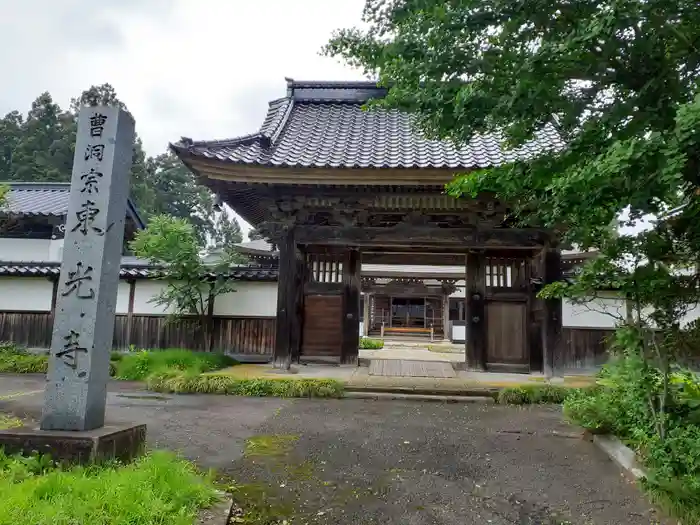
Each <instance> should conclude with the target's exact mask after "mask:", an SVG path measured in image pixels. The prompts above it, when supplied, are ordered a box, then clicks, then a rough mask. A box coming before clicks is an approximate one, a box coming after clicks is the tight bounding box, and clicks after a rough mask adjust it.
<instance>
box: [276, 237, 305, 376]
mask: <svg viewBox="0 0 700 525" xmlns="http://www.w3.org/2000/svg"><path fill="white" fill-rule="evenodd" d="M278 248H279V277H278V280H277V327H276V333H275V352H274V354H273V361H272V364H273V366H274V367H275V368H281V369H284V370H289V368H290V366H291V364H292V355H293V354H294V352H295V348H294V346H295V344H298V341H299V340H300V338H297V337H295V335H294V333H295V327H294V324H295V322H296V321H297V311H298V304H297V301H298V297H299V294H298V293H297V286H298V282H299V276H298V273H299V265H298V264H297V257H296V242H295V240H294V229H293V228H291V229H289V230H288V231H287V232H285V234H284V236H283V238H282V239H281V241H280V243H279V246H278Z"/></svg>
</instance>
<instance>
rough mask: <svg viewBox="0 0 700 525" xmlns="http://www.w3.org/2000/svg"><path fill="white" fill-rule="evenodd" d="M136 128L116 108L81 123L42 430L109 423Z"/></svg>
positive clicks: (92, 110) (84, 115)
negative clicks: (107, 413) (109, 384)
mask: <svg viewBox="0 0 700 525" xmlns="http://www.w3.org/2000/svg"><path fill="white" fill-rule="evenodd" d="M133 147H134V120H133V118H132V117H131V115H129V114H128V113H126V112H125V111H122V110H120V109H119V108H116V107H102V106H100V107H85V108H83V109H81V111H80V114H79V116H78V134H77V139H76V144H75V158H74V161H73V176H72V179H71V189H70V200H69V204H68V214H67V216H66V224H65V240H64V247H63V261H62V263H61V275H60V279H59V282H58V293H57V296H56V313H55V316H54V321H53V335H52V339H51V354H50V357H49V372H48V378H47V381H48V383H47V386H46V391H45V400H44V410H43V415H42V419H41V429H42V430H92V429H96V428H100V427H102V426H103V425H104V422H105V405H106V401H107V382H108V381H109V357H110V352H111V350H112V338H113V335H114V316H115V310H116V303H117V287H118V284H119V268H120V265H121V256H122V246H123V240H124V221H125V218H126V209H127V199H128V196H129V171H130V169H131V162H132V155H133Z"/></svg>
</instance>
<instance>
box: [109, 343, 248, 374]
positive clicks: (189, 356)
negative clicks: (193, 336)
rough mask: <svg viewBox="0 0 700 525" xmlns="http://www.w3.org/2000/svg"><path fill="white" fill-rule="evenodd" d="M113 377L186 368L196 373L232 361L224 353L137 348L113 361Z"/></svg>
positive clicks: (185, 369) (233, 361) (228, 364)
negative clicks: (114, 372)
mask: <svg viewBox="0 0 700 525" xmlns="http://www.w3.org/2000/svg"><path fill="white" fill-rule="evenodd" d="M113 362H114V365H115V368H116V374H115V375H116V378H117V379H127V380H131V381H141V380H144V379H146V378H148V377H149V376H150V375H152V374H154V373H160V372H163V371H187V372H194V373H197V374H200V373H202V372H210V371H212V370H219V369H221V368H226V367H229V366H233V365H235V364H236V360H235V359H233V358H231V357H228V356H226V355H224V354H215V353H204V352H192V351H190V350H181V349H168V350H140V351H138V352H129V353H126V354H121V357H120V358H119V359H118V360H113Z"/></svg>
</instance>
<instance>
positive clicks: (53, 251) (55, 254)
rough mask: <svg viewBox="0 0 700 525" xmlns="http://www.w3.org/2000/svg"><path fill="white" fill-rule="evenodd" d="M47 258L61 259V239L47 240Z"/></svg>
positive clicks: (51, 259)
mask: <svg viewBox="0 0 700 525" xmlns="http://www.w3.org/2000/svg"><path fill="white" fill-rule="evenodd" d="M49 260H50V261H61V260H63V239H52V240H51V241H49Z"/></svg>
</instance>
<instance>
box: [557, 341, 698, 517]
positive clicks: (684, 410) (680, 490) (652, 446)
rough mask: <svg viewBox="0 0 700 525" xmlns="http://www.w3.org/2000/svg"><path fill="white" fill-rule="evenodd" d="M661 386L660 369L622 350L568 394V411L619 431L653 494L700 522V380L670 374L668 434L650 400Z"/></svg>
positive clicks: (600, 428) (593, 425)
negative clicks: (589, 382) (593, 381)
mask: <svg viewBox="0 0 700 525" xmlns="http://www.w3.org/2000/svg"><path fill="white" fill-rule="evenodd" d="M662 388H663V381H662V375H661V373H660V371H659V370H657V369H655V368H653V367H650V366H648V365H647V364H646V363H645V362H644V361H642V360H641V359H640V358H639V357H636V356H634V355H627V356H622V357H619V358H616V359H615V360H614V361H611V363H609V364H608V365H606V366H605V367H604V368H603V370H602V371H601V373H600V374H599V379H598V384H597V386H596V387H595V388H590V389H587V390H584V391H580V392H578V393H575V394H572V395H571V396H569V397H568V398H567V399H566V401H565V402H564V413H565V415H566V416H567V417H568V418H569V419H570V420H571V421H573V422H575V423H577V424H579V425H581V426H583V427H584V428H586V429H588V430H590V431H591V432H597V433H612V434H615V435H616V436H618V437H619V438H620V439H622V440H623V441H624V442H626V443H627V444H628V445H629V446H630V447H632V448H633V449H634V450H635V451H636V452H637V454H638V455H639V457H640V459H641V461H642V463H643V464H644V466H645V468H646V470H647V475H648V477H647V479H646V480H644V482H643V485H644V487H645V489H646V490H647V491H648V493H649V494H650V496H651V497H652V499H653V500H654V501H655V502H656V503H658V504H660V505H661V506H662V507H664V508H665V510H667V511H668V512H670V513H671V514H672V515H673V516H675V517H677V518H679V519H681V520H682V522H683V523H684V524H686V525H698V524H700V380H698V378H697V376H696V375H694V374H693V373H692V372H689V371H683V370H676V371H674V372H673V374H672V375H671V381H670V385H669V396H668V400H667V405H666V407H667V410H666V411H665V416H664V417H665V421H666V429H667V431H666V435H665V436H664V438H661V437H660V435H659V433H658V432H657V426H656V423H657V419H656V416H655V414H654V412H652V410H651V406H650V405H651V404H656V403H658V400H659V399H660V396H661V393H662ZM650 396H651V397H650Z"/></svg>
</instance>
